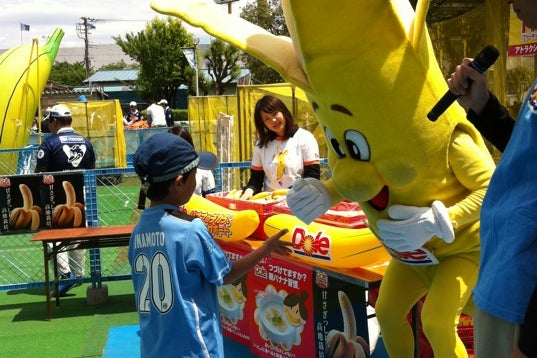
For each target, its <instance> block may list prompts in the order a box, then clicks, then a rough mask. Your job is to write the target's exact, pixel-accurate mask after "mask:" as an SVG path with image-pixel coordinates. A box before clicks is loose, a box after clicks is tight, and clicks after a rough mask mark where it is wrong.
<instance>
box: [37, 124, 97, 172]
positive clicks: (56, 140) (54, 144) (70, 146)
mask: <svg viewBox="0 0 537 358" xmlns="http://www.w3.org/2000/svg"><path fill="white" fill-rule="evenodd" d="M93 168H95V151H94V150H93V146H92V145H91V142H90V141H89V140H87V139H86V138H84V137H83V136H81V135H80V134H77V133H75V131H74V130H73V128H70V127H65V128H61V129H60V130H59V131H58V133H57V134H52V135H50V136H48V137H47V138H45V139H44V140H43V142H42V143H41V145H40V146H39V150H38V151H37V165H36V168H35V171H36V172H56V171H63V170H76V169H93Z"/></svg>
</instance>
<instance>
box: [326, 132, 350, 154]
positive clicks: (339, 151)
mask: <svg viewBox="0 0 537 358" xmlns="http://www.w3.org/2000/svg"><path fill="white" fill-rule="evenodd" d="M324 135H325V136H326V139H328V143H330V145H331V146H332V149H333V150H334V152H336V155H337V157H338V159H341V158H345V157H346V156H347V155H346V154H345V151H344V150H343V148H342V147H341V144H339V142H338V141H337V139H336V137H334V135H333V134H332V132H331V131H330V129H328V128H326V127H325V128H324Z"/></svg>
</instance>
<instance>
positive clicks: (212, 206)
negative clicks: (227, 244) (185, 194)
mask: <svg viewBox="0 0 537 358" xmlns="http://www.w3.org/2000/svg"><path fill="white" fill-rule="evenodd" d="M182 210H184V211H185V212H186V213H187V214H188V215H192V216H196V217H199V218H200V219H201V220H203V222H204V223H205V225H207V228H208V229H209V231H210V232H211V233H212V234H213V236H214V238H215V239H217V240H222V241H238V240H242V239H245V238H247V237H248V236H250V235H251V234H252V233H253V232H254V231H255V230H256V229H257V227H258V226H259V215H258V214H257V212H256V211H255V210H237V211H235V210H231V209H228V208H225V207H223V206H221V205H218V204H216V203H213V202H212V201H210V200H209V199H205V198H204V197H202V196H199V195H196V194H194V195H192V197H191V198H190V200H189V201H188V203H186V204H185V205H184V206H183V207H182Z"/></svg>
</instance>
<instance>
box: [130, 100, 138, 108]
mask: <svg viewBox="0 0 537 358" xmlns="http://www.w3.org/2000/svg"><path fill="white" fill-rule="evenodd" d="M136 105H137V103H136V102H134V101H132V102H131V103H129V107H132V106H134V107H136Z"/></svg>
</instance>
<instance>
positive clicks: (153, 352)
mask: <svg viewBox="0 0 537 358" xmlns="http://www.w3.org/2000/svg"><path fill="white" fill-rule="evenodd" d="M129 262H130V264H131V273H132V281H133V285H134V294H135V302H136V309H137V311H138V314H139V317H140V337H141V356H142V357H223V354H224V353H223V352H224V345H223V335H222V326H221V322H220V308H219V305H218V296H217V291H216V288H217V286H220V285H222V284H223V282H224V281H223V280H224V276H225V275H226V274H227V273H228V272H230V271H231V266H232V262H231V260H229V259H228V257H227V256H226V255H225V253H224V252H223V251H222V249H221V248H220V247H219V246H218V244H217V243H216V242H215V240H214V239H213V236H212V235H211V233H210V232H209V230H208V229H207V227H206V226H205V224H204V223H203V221H201V220H200V219H198V218H193V217H191V216H188V215H186V214H182V213H179V212H178V210H177V207H174V206H173V205H166V204H163V205H158V206H155V207H151V208H148V209H146V210H144V211H143V212H142V215H141V217H140V221H139V222H138V224H137V225H136V227H135V228H134V231H133V233H132V236H131V240H130V244H129Z"/></svg>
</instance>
